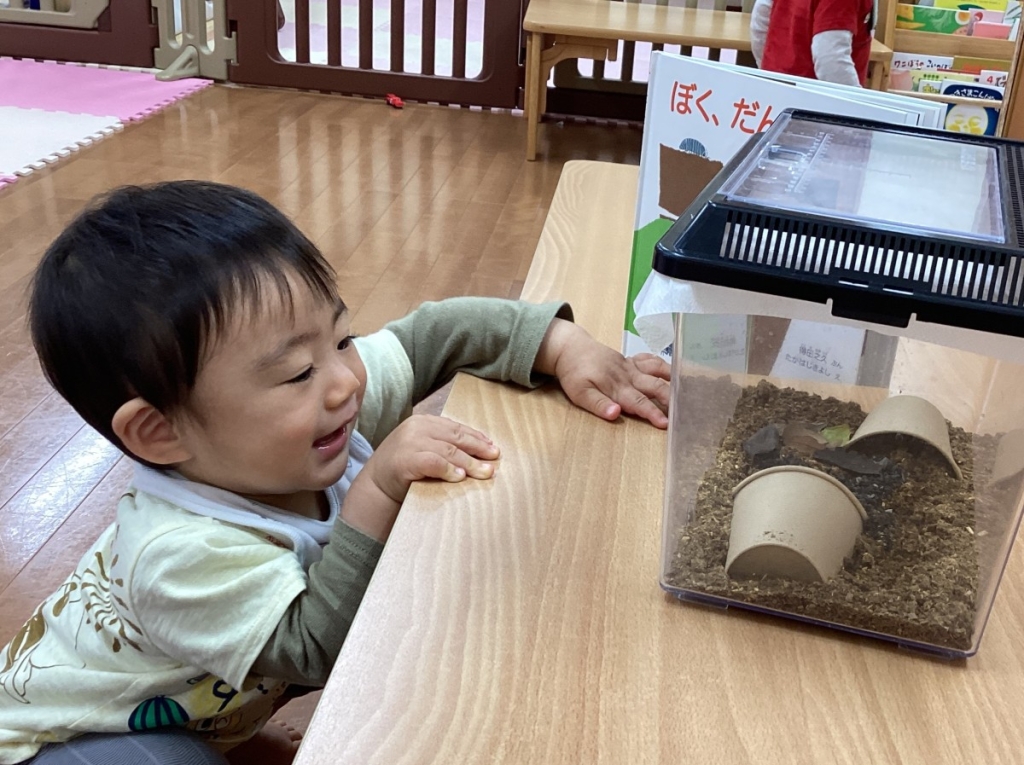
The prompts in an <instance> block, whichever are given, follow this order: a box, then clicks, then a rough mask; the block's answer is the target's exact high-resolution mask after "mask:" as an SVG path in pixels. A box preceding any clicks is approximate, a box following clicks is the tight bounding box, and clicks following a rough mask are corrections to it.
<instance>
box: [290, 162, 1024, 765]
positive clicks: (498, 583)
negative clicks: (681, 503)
mask: <svg viewBox="0 0 1024 765" xmlns="http://www.w3.org/2000/svg"><path fill="white" fill-rule="evenodd" d="M636 182H637V169H636V168H635V167H627V166H620V165H611V164H604V163H596V162H571V163H569V164H567V165H566V166H565V170H564V172H563V175H562V179H561V182H560V184H559V186H558V190H557V192H556V195H555V198H554V201H553V203H552V206H551V211H550V214H549V217H548V221H547V225H546V226H545V229H544V232H543V235H542V237H541V240H540V244H539V246H538V248H537V254H536V257H535V260H534V263H533V267H532V269H531V270H530V275H529V279H528V281H527V285H526V289H525V291H524V297H525V298H528V299H530V300H546V299H550V298H554V297H556V296H558V297H564V298H567V299H569V300H571V301H572V302H573V304H574V306H575V308H576V313H577V318H578V320H579V321H580V323H581V324H583V325H585V326H587V327H588V328H589V329H590V330H591V331H592V332H594V333H595V334H596V336H597V337H599V338H600V339H601V340H603V341H604V342H606V343H608V344H609V345H613V346H618V344H619V340H620V333H621V321H622V320H621V317H622V313H623V308H624V301H625V286H626V271H627V266H628V259H629V250H630V240H631V230H632V223H633V205H632V199H631V197H632V192H630V191H629V190H630V189H634V188H635V187H636ZM627 197H629V199H627ZM445 411H446V414H447V415H448V416H450V417H453V418H456V419H459V420H462V421H464V422H467V423H470V424H472V425H474V426H476V427H479V428H481V429H483V430H484V431H485V432H487V433H488V434H490V435H491V436H492V437H493V438H494V439H495V441H497V442H498V443H499V444H500V445H501V446H502V447H503V449H504V457H503V459H502V463H501V468H500V471H499V473H498V475H497V477H496V478H495V479H494V480H493V481H490V482H486V483H476V482H472V483H467V484H464V485H460V486H444V485H420V486H417V487H416V488H415V489H414V491H413V492H412V493H411V494H410V496H409V499H408V501H407V502H406V505H405V507H404V508H403V510H402V514H401V516H400V518H399V520H398V523H397V524H396V526H395V529H394V532H393V533H392V536H391V540H390V541H389V543H388V545H387V549H386V550H385V553H384V556H383V558H382V560H381V562H380V566H379V568H378V569H377V573H376V575H375V576H374V578H373V581H372V583H371V585H370V588H369V590H368V592H367V594H366V599H365V600H364V602H363V604H362V607H361V608H360V610H359V614H358V616H357V617H356V620H355V623H354V625H353V627H352V631H351V633H350V635H349V638H348V640H347V642H346V643H345V646H344V649H343V650H342V653H341V657H340V658H339V660H338V663H337V665H336V667H335V670H334V674H333V675H332V677H331V680H330V682H329V683H328V685H327V688H326V690H325V692H324V695H323V699H322V701H321V704H320V706H319V708H318V710H317V712H316V715H315V717H314V719H313V721H312V725H311V727H310V730H309V733H308V734H307V737H306V740H305V743H304V744H303V746H302V749H301V750H300V753H299V757H298V760H297V763H298V765H313V764H314V763H325V764H326V763H331V765H335V764H337V765H347V764H349V763H351V764H352V765H366V764H368V763H388V765H393V764H394V763H416V764H417V765H422V764H423V763H438V764H441V763H443V764H444V765H452V764H454V763H459V764H462V765H468V764H470V763H484V762H486V763H530V764H531V765H554V764H555V763H587V764H588V765H590V764H592V763H609V765H621V764H625V763H629V764H630V765H639V764H640V763H666V765H679V764H680V763H694V765H698V764H699V765H705V764H706V763H787V765H788V764H791V763H814V764H815V765H817V764H818V763H831V762H840V763H856V764H857V765H860V764H862V763H897V762H899V763H904V765H906V764H909V763H928V764H929V765H934V763H942V762H958V763H982V762H989V763H1011V762H1020V761H1021V758H1022V757H1024V730H1022V726H1021V725H1020V722H1019V708H1020V706H1021V704H1022V703H1024V666H1022V662H1021V651H1020V649H1019V646H1020V645H1021V639H1022V636H1024V625H1022V623H1021V614H1024V604H1022V602H1021V601H1022V593H1024V581H1022V576H1024V566H1022V561H1021V560H1020V558H1021V555H1022V548H1021V547H1020V546H1018V548H1017V551H1016V552H1015V553H1014V555H1013V556H1012V559H1011V561H1010V565H1009V569H1008V571H1007V574H1006V577H1005V578H1004V580H1003V585H1002V588H1001V591H1000V594H999V597H998V598H997V601H996V606H995V610H994V612H993V615H992V618H991V620H990V622H989V625H988V630H987V633H986V636H985V639H984V641H983V642H982V646H981V652H980V653H979V655H978V656H977V657H976V658H974V659H971V660H970V661H968V662H965V663H964V662H961V663H947V662H942V661H936V660H931V659H926V658H923V657H921V656H918V655H916V654H911V653H907V652H903V651H900V650H897V649H895V648H893V647H890V646H889V645H888V644H885V643H882V642H879V641H872V640H868V639H856V638H851V637H847V636H844V635H843V634H842V633H838V632H833V631H829V630H825V629H814V628H808V627H803V626H800V625H797V624H796V623H794V622H790V621H787V620H783V619H776V618H770V617H757V616H753V615H745V614H743V613H741V612H721V611H717V610H712V609H704V608H700V607H696V606H690V605H686V604H683V603H680V602H678V601H676V600H674V599H673V598H670V597H668V596H666V595H664V594H662V592H661V591H660V589H659V587H658V571H659V554H660V548H661V536H660V534H661V530H660V529H661V497H662V481H663V475H664V467H663V463H664V458H665V446H666V438H665V434H664V433H661V432H658V431H656V430H655V429H653V428H651V427H649V426H647V425H643V424H641V423H638V422H632V421H630V422H621V423H618V424H606V423H603V422H600V421H598V420H597V419H595V418H592V417H590V416H589V415H586V414H584V413H583V412H581V411H579V410H576V409H574V408H572V407H571V405H569V404H568V403H566V401H565V400H564V399H563V398H562V396H561V395H560V394H559V393H557V392H553V391H541V392H532V393H527V392H523V391H519V390H516V389H514V388H511V387H504V386H500V385H497V384H493V383H486V382H481V381H479V380H475V379H473V378H470V377H465V376H462V377H460V378H459V379H458V380H457V382H456V385H455V388H454V391H453V393H452V395H451V398H450V399H449V401H448V404H447V407H446V410H445Z"/></svg>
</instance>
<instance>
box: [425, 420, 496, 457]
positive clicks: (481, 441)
mask: <svg viewBox="0 0 1024 765" xmlns="http://www.w3.org/2000/svg"><path fill="white" fill-rule="evenodd" d="M438 420H439V423H438V427H437V428H436V429H435V430H434V431H433V432H432V433H431V436H432V437H433V438H434V439H435V440H437V441H441V442H444V443H446V444H449V445H451V446H453V447H455V448H457V449H461V450H462V451H464V452H466V454H469V455H471V456H473V457H479V458H480V459H485V460H496V459H498V457H499V456H500V454H501V452H500V450H499V449H498V447H497V446H495V445H494V443H493V442H492V441H491V439H489V438H488V437H487V436H485V435H484V434H483V433H481V432H480V431H479V430H476V429H475V428H471V427H469V426H468V425H463V424H462V423H461V422H455V420H449V419H447V418H438Z"/></svg>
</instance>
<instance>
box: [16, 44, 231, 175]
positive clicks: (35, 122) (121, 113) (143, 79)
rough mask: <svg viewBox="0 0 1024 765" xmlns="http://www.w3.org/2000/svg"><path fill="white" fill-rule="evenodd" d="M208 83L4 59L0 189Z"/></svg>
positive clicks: (77, 66)
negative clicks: (172, 80) (168, 80)
mask: <svg viewBox="0 0 1024 765" xmlns="http://www.w3.org/2000/svg"><path fill="white" fill-rule="evenodd" d="M211 84H212V83H211V82H210V81H209V80H200V79H195V78H192V79H184V80H176V81H174V82H161V81H160V80H158V79H156V76H155V75H154V74H152V73H148V72H133V71H122V70H119V69H106V68H101V67H96V66H79V65H76V64H56V63H53V62H40V61H26V60H17V59H9V58H0V110H2V112H3V117H4V118H3V119H2V120H0V187H3V186H4V185H5V184H7V183H11V182H13V181H14V180H16V178H17V177H18V176H20V175H26V174H28V173H30V172H32V171H33V170H37V169H39V168H41V167H44V166H45V165H46V164H48V163H51V162H55V161H57V160H58V159H60V158H61V157H64V156H67V155H69V154H70V153H71V152H74V151H77V150H78V149H79V148H81V147H82V146H87V145H89V144H90V143H92V142H94V141H96V140H100V139H101V138H103V137H105V136H107V135H110V134H111V133H113V132H116V131H118V130H121V129H122V128H123V127H124V124H123V123H125V122H131V121H134V120H141V119H145V118H146V117H148V116H149V115H151V114H153V113H154V112H157V111H159V110H160V109H162V108H164V107H165V106H168V105H169V104H172V103H174V102H175V101H177V100H179V99H181V98H184V97H185V96H187V95H189V94H190V93H194V92H196V91H197V90H201V89H202V88H205V87H208V86H209V85H211Z"/></svg>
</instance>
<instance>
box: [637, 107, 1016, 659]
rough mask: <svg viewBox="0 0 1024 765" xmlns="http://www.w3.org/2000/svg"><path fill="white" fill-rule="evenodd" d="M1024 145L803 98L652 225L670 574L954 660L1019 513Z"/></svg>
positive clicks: (709, 596) (705, 591) (699, 590)
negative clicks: (668, 223) (671, 313)
mask: <svg viewBox="0 0 1024 765" xmlns="http://www.w3.org/2000/svg"><path fill="white" fill-rule="evenodd" d="M1022 176H1024V162H1022V152H1021V147H1020V146H1018V145H1017V144H1013V143H1009V142H1004V141H998V140H994V139H971V138H967V139H965V138H963V137H958V136H951V135H949V134H940V133H933V132H930V131H923V130H917V129H907V128H898V127H892V126H883V125H878V124H873V123H865V122H856V121H849V120H844V119H841V118H835V117H828V116H825V115H817V114H811V113H802V112H787V113H785V114H784V115H783V116H782V117H781V118H780V119H779V120H778V121H777V122H776V123H775V124H774V125H773V126H772V127H771V128H770V129H769V130H768V131H767V132H766V133H764V134H762V135H760V136H758V137H756V138H755V139H752V141H751V142H750V143H749V144H748V145H747V147H746V148H745V149H744V151H743V152H741V154H740V155H739V156H738V157H736V158H735V159H734V160H733V161H732V162H731V163H730V164H729V165H728V166H726V168H725V169H724V170H723V171H722V172H721V173H720V174H719V175H718V176H717V177H716V178H715V180H714V181H713V182H712V183H711V184H710V185H709V187H708V188H707V189H705V191H704V192H703V194H702V195H701V196H700V197H699V198H698V199H697V200H696V201H695V202H694V203H693V205H692V206H691V207H690V208H689V209H688V210H687V211H686V212H685V213H684V214H683V215H682V216H681V217H680V218H679V220H678V221H677V222H676V223H675V224H674V226H673V228H672V229H671V230H670V231H669V232H668V233H667V234H666V235H665V237H664V238H663V239H662V240H661V242H660V243H659V244H658V247H657V251H656V253H655V263H654V267H655V270H656V271H657V272H659V273H660V274H661V275H662V277H666V278H671V279H675V280H683V281H685V283H686V284H687V289H690V290H692V291H693V294H694V296H695V298H694V299H693V300H692V301H691V305H693V306H700V307H701V310H700V311H699V312H698V311H695V310H694V311H691V312H689V313H683V314H679V315H678V316H677V317H676V320H675V339H674V342H673V345H672V349H671V350H672V364H673V382H672V385H673V394H672V395H673V411H672V422H671V429H670V439H669V460H668V471H667V485H666V496H665V518H664V524H663V554H662V572H661V582H662V586H663V587H664V588H665V589H667V590H668V591H670V592H672V593H674V594H676V595H678V596H679V597H681V598H683V599H686V600H692V601H699V602H707V603H713V604H719V605H730V606H732V605H735V606H741V607H745V608H751V609H755V610H760V611H766V612H770V613H774V614H778V615H782V616H788V617H794V618H798V619H801V620H805V621H810V622H815V623H819V624H823V625H827V626H832V627H838V628H841V629H845V630H849V631H853V632H857V633H861V634H865V635H870V636H874V637H880V638H885V639H888V640H894V641H897V642H899V643H901V644H903V645H905V646H910V647H914V648H918V649H923V650H927V651H930V652H937V653H940V654H944V655H947V656H953V657H962V656H970V655H972V654H974V653H975V652H976V651H977V650H978V647H979V643H980V641H981V636H982V632H983V630H984V626H985V622H986V620H987V618H988V615H989V613H990V611H991V608H992V606H993V603H994V602H995V598H996V591H997V588H998V584H999V580H1000V577H1001V575H1002V572H1003V568H1004V566H1005V564H1006V561H1007V558H1008V556H1009V552H1010V547H1011V545H1012V542H1013V539H1014V536H1015V535H1016V531H1017V527H1018V525H1019V522H1020V519H1021V513H1022V483H1024V395H1021V394H1020V380H1022V379H1024V364H1022V361H1024V262H1022V260H1024V251H1022V250H1020V249H1019V247H1020V245H1021V244H1022V241H1021V240H1024V226H1022V221H1021V218H1020V212H1019V210H1020V209H1021V208H1020V206H1019V196H1020V193H1021V187H1020V185H1019V184H1020V182H1021V180H1022Z"/></svg>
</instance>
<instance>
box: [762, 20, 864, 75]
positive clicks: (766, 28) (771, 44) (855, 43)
mask: <svg viewBox="0 0 1024 765" xmlns="http://www.w3.org/2000/svg"><path fill="white" fill-rule="evenodd" d="M874 2H875V0H755V2H754V7H753V9H752V11H751V14H750V46H751V48H752V50H753V53H754V58H755V59H756V60H757V65H758V66H759V67H761V68H762V69H765V70H767V71H770V72H781V73H782V74H791V75H795V76H798V77H810V78H817V79H819V80H825V81H826V82H835V83H839V84H840V85H852V86H853V87H860V86H863V85H864V84H865V83H867V79H868V58H869V56H870V54H871V39H872V32H873V30H874V21H875V9H874Z"/></svg>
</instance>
